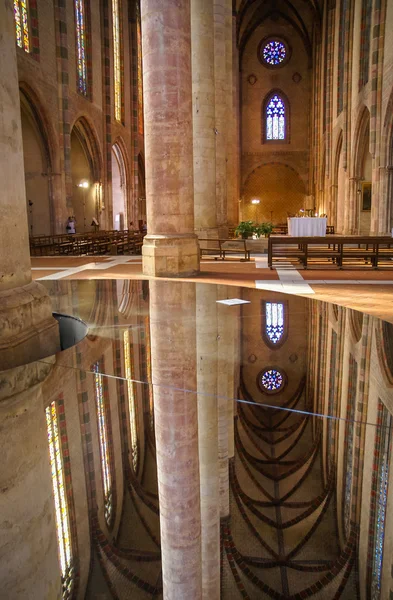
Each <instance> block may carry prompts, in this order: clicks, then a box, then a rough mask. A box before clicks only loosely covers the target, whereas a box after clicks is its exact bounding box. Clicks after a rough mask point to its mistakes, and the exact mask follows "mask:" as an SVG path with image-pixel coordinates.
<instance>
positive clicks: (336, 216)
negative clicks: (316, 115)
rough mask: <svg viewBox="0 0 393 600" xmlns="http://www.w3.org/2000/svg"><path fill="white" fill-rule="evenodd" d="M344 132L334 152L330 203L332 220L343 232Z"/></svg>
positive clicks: (338, 230) (338, 139)
mask: <svg viewBox="0 0 393 600" xmlns="http://www.w3.org/2000/svg"><path fill="white" fill-rule="evenodd" d="M342 147H343V132H342V130H341V131H340V133H339V135H338V138H337V142H336V151H335V153H334V162H333V165H334V171H333V194H332V198H331V204H330V215H329V216H330V219H329V220H330V222H331V224H332V225H334V227H335V228H336V230H337V232H341V231H342V229H343V226H344V201H345V171H344V164H343V152H342Z"/></svg>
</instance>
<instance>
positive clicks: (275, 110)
mask: <svg viewBox="0 0 393 600" xmlns="http://www.w3.org/2000/svg"><path fill="white" fill-rule="evenodd" d="M265 116H266V139H267V140H285V104H284V102H283V100H282V98H280V96H279V95H278V94H274V95H273V96H272V97H271V98H270V100H269V102H268V104H267V106H266V115H265Z"/></svg>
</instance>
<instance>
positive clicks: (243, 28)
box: [236, 0, 324, 58]
mask: <svg viewBox="0 0 393 600" xmlns="http://www.w3.org/2000/svg"><path fill="white" fill-rule="evenodd" d="M323 1H324V0H236V11H237V43H238V46H239V51H240V55H242V53H243V50H244V48H245V46H246V44H247V42H248V40H249V39H250V36H251V35H252V34H253V32H254V31H255V30H256V29H257V27H259V26H260V25H262V24H263V23H264V22H266V21H269V20H271V21H273V22H274V21H278V20H284V21H287V23H288V25H289V26H291V27H292V28H293V29H294V30H295V31H296V32H297V33H298V35H299V36H300V38H301V39H302V41H303V44H304V47H305V49H306V52H307V53H308V55H309V56H310V58H311V55H312V41H313V31H314V28H315V31H316V32H317V35H318V34H319V31H320V26H321V21H322V10H323Z"/></svg>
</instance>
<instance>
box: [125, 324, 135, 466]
mask: <svg viewBox="0 0 393 600" xmlns="http://www.w3.org/2000/svg"><path fill="white" fill-rule="evenodd" d="M123 343H124V363H125V373H126V378H127V389H128V407H129V413H130V433H131V457H132V466H133V467H134V471H135V472H136V471H137V468H138V424H137V411H136V400H135V388H134V386H135V383H134V382H133V381H132V378H133V370H134V364H133V360H132V352H131V348H130V332H129V330H128V329H126V330H125V332H124V334H123Z"/></svg>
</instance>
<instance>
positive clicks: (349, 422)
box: [344, 355, 358, 538]
mask: <svg viewBox="0 0 393 600" xmlns="http://www.w3.org/2000/svg"><path fill="white" fill-rule="evenodd" d="M357 370H358V367H357V364H356V361H355V360H354V358H353V356H352V355H351V357H350V360H349V381H348V400H347V417H346V423H345V441H344V443H345V449H344V478H345V487H344V498H345V502H344V529H345V534H346V536H347V538H348V536H349V531H350V524H351V498H352V472H353V465H352V460H353V436H354V420H355V400H356V382H357Z"/></svg>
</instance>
